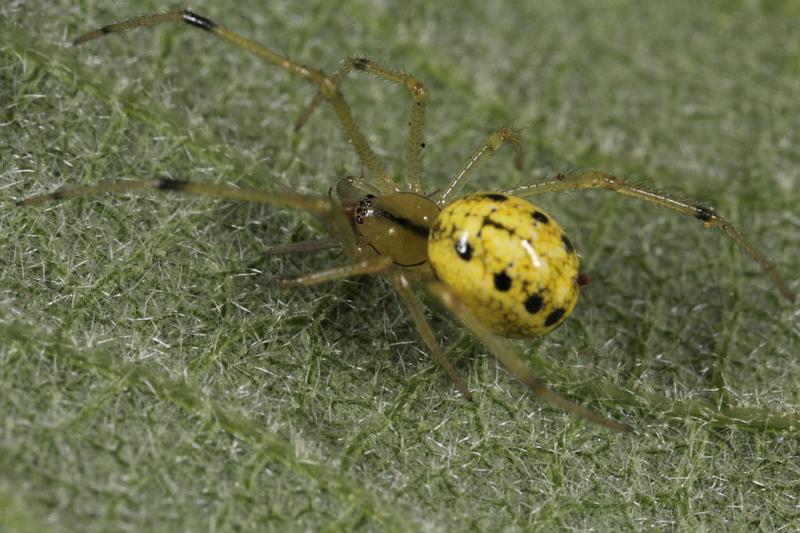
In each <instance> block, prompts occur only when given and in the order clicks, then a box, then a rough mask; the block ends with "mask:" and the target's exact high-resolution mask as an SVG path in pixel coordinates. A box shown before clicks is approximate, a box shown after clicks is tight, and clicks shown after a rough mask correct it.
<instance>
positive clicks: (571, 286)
mask: <svg viewBox="0 0 800 533" xmlns="http://www.w3.org/2000/svg"><path fill="white" fill-rule="evenodd" d="M428 256H429V258H430V262H431V265H432V266H433V269H434V270H435V271H436V274H437V275H438V276H439V278H440V279H441V280H442V281H444V282H445V283H446V284H447V285H449V286H450V287H451V288H452V290H453V291H454V292H455V293H456V294H457V295H458V297H459V298H461V300H462V301H463V302H464V304H465V305H467V307H469V309H470V310H471V311H472V313H474V314H475V316H476V317H477V318H478V319H479V320H481V321H482V322H483V323H484V324H486V325H487V326H488V327H490V328H491V329H492V330H494V331H496V332H498V333H502V334H504V335H508V336H514V337H535V336H538V335H542V334H544V333H547V332H548V331H551V330H552V329H554V328H556V327H557V326H558V325H559V324H561V322H563V321H564V319H565V318H566V317H567V316H568V315H569V314H570V313H571V312H572V309H573V308H574V307H575V304H576V303H577V301H578V295H579V294H580V287H579V285H578V256H577V254H576V253H575V250H574V249H573V247H572V243H570V241H569V239H568V238H567V236H566V235H565V234H564V232H563V230H562V229H561V227H560V226H559V225H558V224H557V223H556V222H555V220H553V219H552V218H550V217H549V216H548V215H547V214H546V213H545V212H544V211H542V210H541V209H539V208H538V207H536V206H535V205H533V204H532V203H530V202H528V201H527V200H523V199H522V198H517V197H515V196H506V195H503V194H496V193H477V194H472V195H469V196H465V197H463V198H460V199H458V200H456V201H455V202H453V203H451V204H450V205H448V206H447V207H445V208H444V209H443V210H442V212H441V213H440V214H439V217H438V218H437V220H436V222H435V224H434V225H433V228H432V229H431V232H430V237H429V239H428Z"/></svg>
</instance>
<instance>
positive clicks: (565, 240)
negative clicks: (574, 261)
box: [561, 233, 575, 254]
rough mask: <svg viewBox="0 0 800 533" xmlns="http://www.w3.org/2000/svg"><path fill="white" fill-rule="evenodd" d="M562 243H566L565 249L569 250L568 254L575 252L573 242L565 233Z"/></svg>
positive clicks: (562, 236) (562, 235)
mask: <svg viewBox="0 0 800 533" xmlns="http://www.w3.org/2000/svg"><path fill="white" fill-rule="evenodd" d="M561 242H563V243H564V248H566V249H567V253H568V254H571V253H573V252H575V248H574V247H573V246H572V241H570V240H569V237H567V236H566V235H564V234H563V233H562V234H561Z"/></svg>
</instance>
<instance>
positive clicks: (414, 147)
mask: <svg viewBox="0 0 800 533" xmlns="http://www.w3.org/2000/svg"><path fill="white" fill-rule="evenodd" d="M353 70H361V71H364V72H368V73H370V74H373V75H375V76H378V77H379V78H383V79H385V80H387V81H389V82H392V83H396V84H397V85H400V86H401V87H404V88H406V89H407V90H408V92H409V93H410V95H411V111H410V117H409V120H408V128H409V129H408V145H407V147H406V168H405V174H406V179H407V181H408V183H409V185H410V187H411V192H415V193H418V194H421V193H422V180H421V173H422V149H423V148H425V141H424V139H423V135H424V133H425V110H426V109H427V107H428V92H427V91H426V90H425V86H424V85H422V83H421V82H420V81H419V80H418V79H417V78H415V77H414V76H412V75H410V74H405V73H403V72H400V71H398V70H394V69H391V68H388V67H385V66H383V65H380V64H378V63H375V62H374V61H371V60H369V59H366V58H363V57H349V58H347V59H345V60H344V62H342V65H341V66H340V67H339V70H338V71H336V74H334V75H333V76H332V79H333V80H334V82H335V83H336V86H337V88H338V86H339V84H340V83H341V82H342V80H344V79H345V77H347V75H348V74H350V72H351V71H353ZM324 99H325V95H324V94H323V92H322V91H321V90H320V91H317V94H316V95H315V96H314V99H313V100H311V102H310V103H309V104H308V107H306V109H305V110H304V111H303V113H302V114H301V115H300V118H298V119H297V123H296V124H295V129H300V128H301V127H303V125H304V124H305V123H306V121H307V120H308V117H310V116H311V113H313V112H314V110H315V109H316V108H317V106H319V104H320V103H322V101H323V100H324Z"/></svg>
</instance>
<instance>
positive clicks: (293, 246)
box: [264, 239, 341, 256]
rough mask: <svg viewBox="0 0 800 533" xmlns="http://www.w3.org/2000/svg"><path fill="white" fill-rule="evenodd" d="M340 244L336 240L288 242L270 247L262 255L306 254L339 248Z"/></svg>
mask: <svg viewBox="0 0 800 533" xmlns="http://www.w3.org/2000/svg"><path fill="white" fill-rule="evenodd" d="M340 246H341V244H340V243H339V240H338V239H310V240H307V241H300V242H290V243H288V244H278V245H275V246H270V247H269V248H267V249H266V250H264V255H266V256H271V255H283V254H294V253H306V252H320V251H322V250H331V249H333V248H339V247H340Z"/></svg>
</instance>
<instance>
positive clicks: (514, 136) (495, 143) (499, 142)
mask: <svg viewBox="0 0 800 533" xmlns="http://www.w3.org/2000/svg"><path fill="white" fill-rule="evenodd" d="M504 144H510V145H511V147H512V148H513V149H514V152H515V154H514V164H515V165H516V166H517V168H521V167H522V139H521V138H520V136H519V133H517V132H516V131H514V130H512V129H511V128H500V129H499V130H497V131H496V132H494V133H492V134H491V135H490V136H489V138H488V139H486V142H484V143H483V145H482V146H481V147H480V148H478V151H476V152H475V153H474V154H473V156H472V157H471V158H470V159H469V161H467V164H466V165H465V166H464V168H462V169H461V171H460V172H459V173H458V174H456V175H455V177H454V178H453V179H452V181H451V182H450V185H448V186H447V187H446V188H445V189H444V190H443V191H442V192H441V193H439V194H436V195H433V196H432V197H431V199H432V200H433V201H435V202H436V203H437V204H438V205H439V206H443V205H445V204H446V203H447V202H448V201H450V199H451V198H452V197H453V195H454V194H455V193H457V192H458V191H459V190H461V187H463V186H464V184H465V183H466V182H467V180H468V179H469V178H471V177H472V175H473V174H475V171H477V170H478V167H479V166H480V165H481V163H483V162H484V161H485V160H487V159H489V158H490V157H492V156H493V155H494V154H495V152H497V150H499V149H500V148H501V147H502V146H503V145H504Z"/></svg>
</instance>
